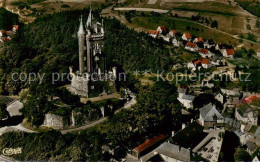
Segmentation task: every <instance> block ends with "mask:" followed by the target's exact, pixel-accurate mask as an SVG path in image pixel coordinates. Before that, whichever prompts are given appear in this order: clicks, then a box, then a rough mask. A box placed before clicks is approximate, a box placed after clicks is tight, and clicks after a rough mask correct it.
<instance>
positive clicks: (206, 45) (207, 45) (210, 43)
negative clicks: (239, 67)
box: [204, 40, 216, 49]
mask: <svg viewBox="0 0 260 162" xmlns="http://www.w3.org/2000/svg"><path fill="white" fill-rule="evenodd" d="M215 46H216V44H215V42H214V41H213V40H207V41H205V42H204V48H207V49H210V48H212V47H215Z"/></svg>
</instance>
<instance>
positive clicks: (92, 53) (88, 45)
mask: <svg viewBox="0 0 260 162" xmlns="http://www.w3.org/2000/svg"><path fill="white" fill-rule="evenodd" d="M104 39H105V32H104V27H103V20H102V23H99V22H97V21H96V20H95V19H94V18H93V16H92V11H91V9H90V12H89V15H88V20H87V23H86V25H85V26H84V25H83V20H82V16H81V18H80V25H79V30H78V45H79V71H78V72H77V73H73V69H72V67H70V76H71V77H72V80H71V86H70V91H71V92H73V93H74V94H77V95H81V96H85V97H88V93H89V91H90V90H92V91H93V90H95V87H94V84H92V82H94V81H99V80H101V79H102V78H105V77H106V76H107V71H106V62H105V61H106V59H105V56H104V54H103V52H102V48H103V42H104ZM97 79H98V80H97Z"/></svg>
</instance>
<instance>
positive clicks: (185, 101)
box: [177, 94, 195, 109]
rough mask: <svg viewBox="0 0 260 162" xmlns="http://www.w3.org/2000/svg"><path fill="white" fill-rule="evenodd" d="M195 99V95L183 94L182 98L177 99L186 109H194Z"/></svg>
mask: <svg viewBox="0 0 260 162" xmlns="http://www.w3.org/2000/svg"><path fill="white" fill-rule="evenodd" d="M194 98H195V96H193V95H187V94H183V95H182V96H181V97H180V96H179V97H178V98H177V99H178V100H179V101H180V103H182V105H183V106H184V107H186V108H187V109H190V108H193V100H194Z"/></svg>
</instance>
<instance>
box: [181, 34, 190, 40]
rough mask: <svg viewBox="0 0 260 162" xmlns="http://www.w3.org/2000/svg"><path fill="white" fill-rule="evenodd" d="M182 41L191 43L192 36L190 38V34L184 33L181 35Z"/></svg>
mask: <svg viewBox="0 0 260 162" xmlns="http://www.w3.org/2000/svg"><path fill="white" fill-rule="evenodd" d="M181 38H182V40H185V41H191V39H192V36H191V34H190V33H188V32H185V33H183V35H182V37H181Z"/></svg>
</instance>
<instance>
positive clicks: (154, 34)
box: [148, 30, 159, 38]
mask: <svg viewBox="0 0 260 162" xmlns="http://www.w3.org/2000/svg"><path fill="white" fill-rule="evenodd" d="M148 34H149V35H150V36H151V37H153V38H155V37H157V36H158V35H159V32H158V31H157V30H149V31H148Z"/></svg>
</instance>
